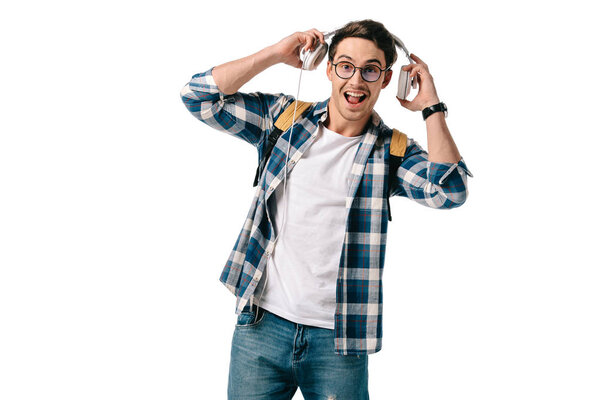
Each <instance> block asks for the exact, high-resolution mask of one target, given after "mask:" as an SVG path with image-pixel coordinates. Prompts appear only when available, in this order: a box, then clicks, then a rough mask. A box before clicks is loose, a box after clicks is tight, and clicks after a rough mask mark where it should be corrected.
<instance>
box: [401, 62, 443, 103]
mask: <svg viewBox="0 0 600 400" xmlns="http://www.w3.org/2000/svg"><path fill="white" fill-rule="evenodd" d="M410 58H412V59H413V60H414V61H415V63H416V64H409V65H405V66H404V67H402V70H404V71H410V77H411V78H415V77H416V79H417V83H418V84H419V92H418V93H417V95H416V96H415V98H414V99H412V100H411V101H409V100H401V99H398V97H396V98H397V99H398V101H399V102H400V104H401V105H402V107H404V108H407V109H409V110H411V111H422V110H423V109H425V108H427V107H430V106H432V105H434V104H437V103H439V102H440V99H439V98H438V95H437V92H436V90H435V85H434V84H433V77H432V76H431V74H430V73H429V67H428V66H427V64H425V63H424V62H423V60H421V59H420V58H419V57H417V56H415V55H414V54H411V55H410Z"/></svg>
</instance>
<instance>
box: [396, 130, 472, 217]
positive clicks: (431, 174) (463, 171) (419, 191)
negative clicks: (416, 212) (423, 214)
mask: <svg viewBox="0 0 600 400" xmlns="http://www.w3.org/2000/svg"><path fill="white" fill-rule="evenodd" d="M427 157H428V154H427V152H426V151H425V150H423V148H422V147H421V146H420V145H419V144H418V143H417V142H415V141H414V140H412V139H408V143H407V149H406V153H405V156H404V160H403V161H402V164H400V167H399V168H398V172H397V174H396V178H397V180H396V181H395V182H391V183H392V191H391V195H392V196H404V197H408V198H409V199H412V200H415V201H416V202H418V203H420V204H422V205H424V206H427V207H432V208H455V207H458V206H460V205H462V204H464V202H465V201H466V200H467V195H468V190H467V176H470V177H472V176H473V175H472V174H471V172H470V171H469V169H468V168H467V165H466V164H465V162H464V160H463V159H462V158H461V159H460V161H459V162H458V163H436V162H431V161H429V160H428V159H427Z"/></svg>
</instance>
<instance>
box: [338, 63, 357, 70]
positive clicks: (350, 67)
mask: <svg viewBox="0 0 600 400" xmlns="http://www.w3.org/2000/svg"><path fill="white" fill-rule="evenodd" d="M340 68H341V69H342V70H343V71H352V70H353V69H354V66H353V65H352V64H350V63H341V64H340Z"/></svg>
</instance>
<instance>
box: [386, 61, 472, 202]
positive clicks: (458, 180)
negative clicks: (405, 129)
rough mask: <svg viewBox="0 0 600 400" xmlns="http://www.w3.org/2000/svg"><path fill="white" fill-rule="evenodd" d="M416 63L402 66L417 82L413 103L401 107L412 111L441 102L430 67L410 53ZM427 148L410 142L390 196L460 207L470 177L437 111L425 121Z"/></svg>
mask: <svg viewBox="0 0 600 400" xmlns="http://www.w3.org/2000/svg"><path fill="white" fill-rule="evenodd" d="M411 58H412V59H413V60H414V61H415V62H416V63H415V64H410V65H406V66H404V67H402V68H403V69H404V70H406V71H410V76H411V77H412V78H414V77H416V79H417V80H418V83H419V92H418V93H417V95H416V96H415V98H414V99H413V100H412V101H409V100H401V99H398V100H399V101H400V104H401V105H402V106H403V107H405V108H407V109H409V110H411V111H422V110H423V109H424V108H426V107H429V106H432V105H434V104H437V103H439V102H440V99H439V97H438V95H437V91H436V90H435V85H434V83H433V77H432V76H431V74H430V73H429V67H428V66H427V64H425V63H424V62H423V60H421V59H420V58H419V57H417V56H415V55H414V54H411ZM425 125H426V128H427V149H428V151H424V150H423V149H422V148H421V146H419V145H418V144H417V143H416V142H414V141H412V140H411V141H410V142H409V144H408V146H407V151H406V155H405V157H404V160H403V162H402V164H401V165H400V167H399V168H398V174H397V177H398V182H395V183H396V185H394V182H392V188H393V190H392V194H395V195H400V196H406V197H408V198H410V199H413V200H415V201H417V202H419V203H421V204H423V205H425V206H428V207H433V208H454V207H458V206H460V205H462V204H463V203H464V202H465V201H466V199H467V195H468V191H467V176H473V175H472V174H471V172H470V171H469V169H468V168H467V166H466V164H465V163H464V161H463V159H462V157H461V155H460V153H459V151H458V148H457V147H456V143H454V140H453V139H452V135H451V134H450V130H449V129H448V125H447V124H446V117H445V115H444V113H441V112H437V113H434V114H432V115H430V116H429V117H428V118H427V119H426V120H425Z"/></svg>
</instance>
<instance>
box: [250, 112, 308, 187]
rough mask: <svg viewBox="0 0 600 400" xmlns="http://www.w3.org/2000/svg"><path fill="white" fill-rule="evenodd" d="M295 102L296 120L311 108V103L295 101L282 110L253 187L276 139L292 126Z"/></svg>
mask: <svg viewBox="0 0 600 400" xmlns="http://www.w3.org/2000/svg"><path fill="white" fill-rule="evenodd" d="M296 102H297V103H298V108H297V109H296V120H298V118H300V117H301V116H302V115H304V113H305V111H306V110H308V109H309V108H310V106H312V103H308V102H305V101H299V100H296V101H294V102H292V104H290V105H289V106H287V107H286V108H285V110H283V112H282V113H281V114H280V115H279V117H277V120H276V121H275V124H274V125H275V127H274V128H273V130H272V131H271V133H270V134H269V136H268V137H267V142H266V144H265V149H264V152H263V155H262V158H261V159H260V161H259V162H258V167H257V168H256V174H255V175H254V186H256V185H258V180H259V179H260V177H261V175H262V172H263V170H264V169H265V166H266V165H267V161H268V160H269V157H270V156H271V152H272V151H273V147H275V143H277V139H279V136H281V134H282V133H283V132H285V131H287V130H288V129H290V127H291V126H292V120H293V119H294V108H295V107H296Z"/></svg>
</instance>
